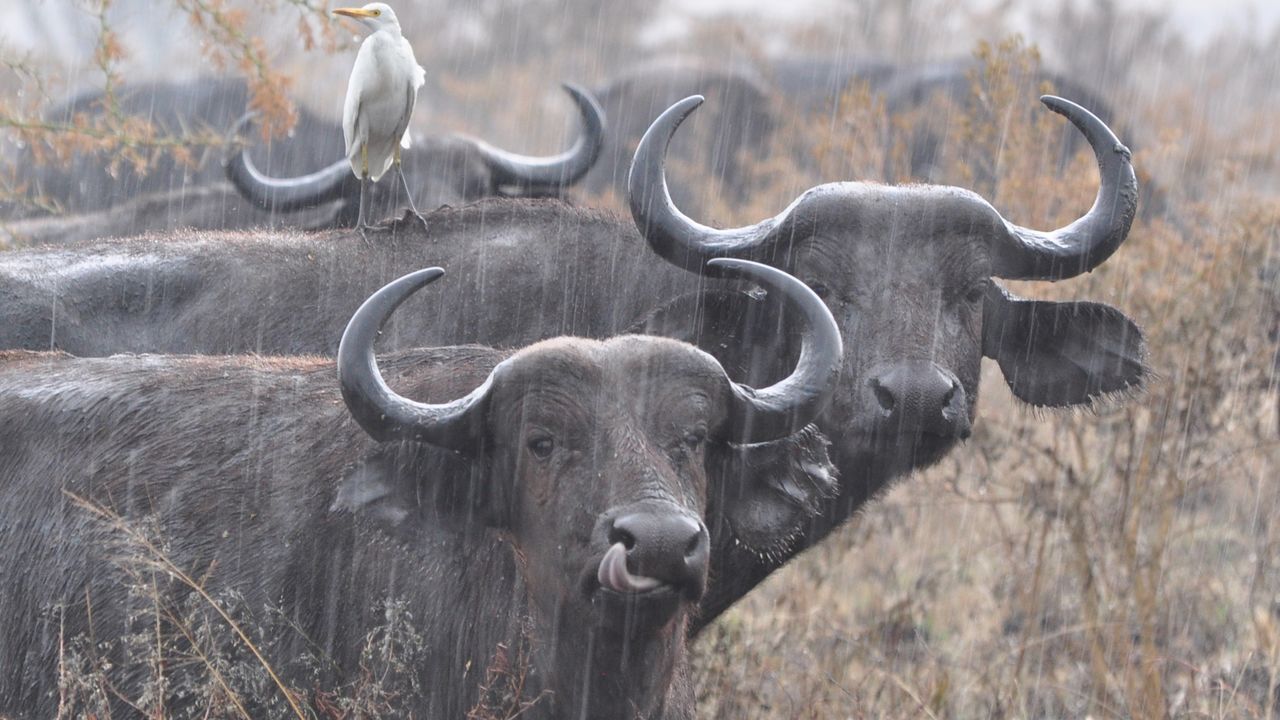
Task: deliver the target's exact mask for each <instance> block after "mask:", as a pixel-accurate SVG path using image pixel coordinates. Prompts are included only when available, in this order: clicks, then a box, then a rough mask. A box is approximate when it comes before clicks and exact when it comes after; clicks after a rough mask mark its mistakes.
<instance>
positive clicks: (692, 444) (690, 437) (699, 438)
mask: <svg viewBox="0 0 1280 720" xmlns="http://www.w3.org/2000/svg"><path fill="white" fill-rule="evenodd" d="M682 440H683V442H684V445H685V447H687V448H689V449H690V450H697V449H698V448H699V447H701V446H702V443H704V442H706V441H707V434H706V433H705V432H703V431H701V430H695V431H693V432H689V433H685V436H684V438H682Z"/></svg>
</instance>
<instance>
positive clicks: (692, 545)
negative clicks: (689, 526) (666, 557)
mask: <svg viewBox="0 0 1280 720" xmlns="http://www.w3.org/2000/svg"><path fill="white" fill-rule="evenodd" d="M701 548H702V532H701V531H699V532H698V534H697V535H694V536H693V537H691V538H689V542H688V543H687V544H686V545H685V546H684V557H685V559H686V560H688V559H689V558H691V557H693V556H694V555H696V554H697V553H698V550H700V549H701Z"/></svg>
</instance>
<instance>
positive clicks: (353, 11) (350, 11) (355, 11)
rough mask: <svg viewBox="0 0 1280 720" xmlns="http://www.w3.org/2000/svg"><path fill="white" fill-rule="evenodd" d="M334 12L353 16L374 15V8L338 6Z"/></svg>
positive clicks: (364, 16) (365, 16)
mask: <svg viewBox="0 0 1280 720" xmlns="http://www.w3.org/2000/svg"><path fill="white" fill-rule="evenodd" d="M333 14H334V15H346V16H347V17H351V18H367V17H374V14H373V11H372V10H365V9H364V8H337V9H335V10H334V11H333Z"/></svg>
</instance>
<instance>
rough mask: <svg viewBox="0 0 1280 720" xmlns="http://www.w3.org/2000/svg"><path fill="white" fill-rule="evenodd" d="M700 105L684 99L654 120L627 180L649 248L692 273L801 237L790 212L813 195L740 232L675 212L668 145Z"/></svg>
mask: <svg viewBox="0 0 1280 720" xmlns="http://www.w3.org/2000/svg"><path fill="white" fill-rule="evenodd" d="M702 101H703V97H702V96H701V95H693V96H690V97H687V98H685V99H683V100H681V101H680V102H678V103H676V104H675V105H672V106H671V107H669V108H667V109H666V111H665V112H663V113H662V114H661V115H659V116H658V119H657V120H654V121H653V124H652V125H650V126H649V129H648V130H646V131H645V134H644V137H642V138H641V139H640V144H639V145H638V146H637V147H636V155H635V159H634V160H632V162H631V174H630V175H629V176H628V178H627V196H628V200H629V201H630V204H631V217H632V218H634V219H635V223H636V227H637V228H639V229H640V232H641V233H642V234H643V235H644V236H645V238H646V239H648V241H649V245H650V247H652V248H653V249H654V251H655V252H657V253H658V254H659V255H661V256H662V257H663V258H665V259H666V260H667V261H668V262H670V263H672V264H674V265H677V266H679V267H683V268H685V269H686V270H692V271H694V272H697V271H698V270H699V269H701V268H702V265H703V263H704V262H706V261H707V259H709V258H717V257H744V256H757V257H758V256H760V255H761V254H762V253H763V252H765V251H767V250H768V249H769V248H770V247H771V246H772V245H773V244H774V243H776V242H777V241H778V240H779V239H785V238H788V237H791V236H793V235H795V234H798V233H800V232H801V230H800V229H799V228H798V227H797V226H798V224H799V223H798V222H797V221H796V220H794V219H793V218H792V216H793V214H794V213H793V211H794V210H795V208H796V207H797V206H798V205H800V204H801V203H802V202H804V201H805V200H806V199H807V198H808V196H809V195H810V194H811V193H813V192H815V190H810V191H809V192H807V193H805V194H803V195H801V196H800V197H799V198H797V199H796V201H795V202H793V203H791V205H790V206H789V207H788V208H787V209H786V210H783V211H782V212H781V213H779V214H778V215H776V216H774V217H772V218H769V219H768V220H765V221H763V222H759V223H756V224H755V225H749V226H747V227H743V228H733V229H728V230H717V229H716V228H711V227H707V226H706V225H702V224H700V223H697V222H695V221H694V220H692V219H690V218H689V217H688V216H686V215H685V214H684V213H682V212H680V209H679V208H677V207H676V206H675V203H673V202H672V201H671V192H670V190H668V188H667V174H666V168H665V164H666V155H667V146H668V145H670V144H671V137H672V135H674V134H675V132H676V129H677V128H679V127H680V123H682V122H684V119H685V118H686V117H688V116H689V114H690V113H692V112H693V111H694V110H695V109H696V108H697V107H698V106H699V105H701V104H702Z"/></svg>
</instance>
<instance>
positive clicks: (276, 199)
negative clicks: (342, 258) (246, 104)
mask: <svg viewBox="0 0 1280 720" xmlns="http://www.w3.org/2000/svg"><path fill="white" fill-rule="evenodd" d="M256 116H257V113H256V112H251V113H248V114H246V115H245V116H244V117H242V118H240V120H239V122H237V123H236V126H235V127H234V128H232V130H231V133H230V137H233V138H234V137H238V136H241V134H242V133H247V132H248V130H249V128H250V127H251V126H252V123H253V119H254V117H256ZM222 164H223V167H224V168H225V170H226V173H227V180H229V181H230V182H231V184H232V185H233V186H234V187H235V189H236V190H237V191H239V193H240V195H241V196H242V197H244V198H245V199H247V200H249V201H251V202H252V203H253V204H254V205H257V206H258V207H260V208H262V209H263V210H267V211H269V212H292V211H294V210H303V209H305V208H311V207H316V206H318V205H323V204H324V203H327V202H330V201H333V200H338V199H340V198H344V197H349V196H351V195H352V194H353V193H354V194H357V195H358V194H359V192H360V183H359V181H358V180H356V179H355V178H354V177H353V176H352V174H351V164H350V163H349V162H347V159H346V158H342V159H341V160H338V161H336V162H334V163H333V164H331V165H329V167H326V168H324V169H323V170H317V171H316V172H313V173H311V174H310V175H302V176H300V177H292V178H273V177H268V176H266V175H263V174H262V172H261V171H259V170H258V168H257V167H256V166H255V165H254V164H253V160H251V159H250V158H249V148H248V147H247V146H246V147H244V148H241V150H240V152H236V153H231V154H230V155H228V156H227V157H226V158H224V159H223V162H222Z"/></svg>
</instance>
